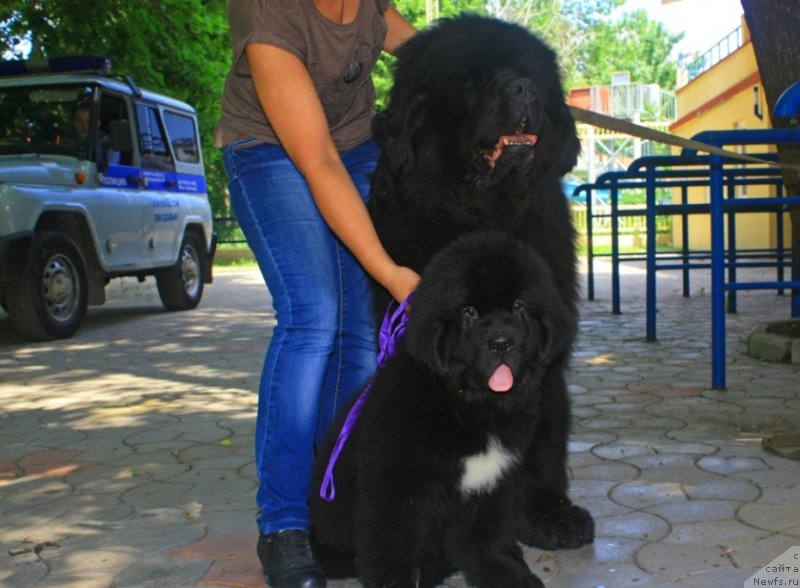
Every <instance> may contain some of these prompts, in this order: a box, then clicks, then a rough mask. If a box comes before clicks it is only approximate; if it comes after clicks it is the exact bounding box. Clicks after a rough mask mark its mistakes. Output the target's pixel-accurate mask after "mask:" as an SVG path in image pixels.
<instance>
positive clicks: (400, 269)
mask: <svg viewBox="0 0 800 588" xmlns="http://www.w3.org/2000/svg"><path fill="white" fill-rule="evenodd" d="M418 285H419V274H418V273H417V272H415V271H414V270H412V269H411V268H407V267H404V266H401V265H398V266H395V269H394V271H393V272H392V273H391V274H390V275H389V276H388V279H387V280H386V282H385V283H384V284H383V286H384V287H385V288H386V289H387V290H388V291H389V293H390V294H391V295H392V298H394V299H395V300H397V302H402V301H403V300H405V299H406V298H408V297H409V295H410V294H411V293H412V292H413V291H414V290H416V289H417V286H418Z"/></svg>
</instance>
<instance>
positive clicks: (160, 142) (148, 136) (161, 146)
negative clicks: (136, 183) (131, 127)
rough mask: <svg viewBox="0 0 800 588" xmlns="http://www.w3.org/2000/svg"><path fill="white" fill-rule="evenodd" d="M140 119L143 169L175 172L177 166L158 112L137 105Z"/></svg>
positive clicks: (143, 105) (140, 149) (146, 106)
mask: <svg viewBox="0 0 800 588" xmlns="http://www.w3.org/2000/svg"><path fill="white" fill-rule="evenodd" d="M136 112H137V115H138V117H139V151H140V153H141V156H142V167H149V168H155V169H165V170H174V169H175V164H174V163H173V161H172V156H171V155H170V153H169V148H168V147H167V143H166V141H165V139H164V138H165V136H166V135H165V134H164V129H163V128H162V127H161V121H160V120H159V116H158V110H156V109H155V108H154V107H152V106H148V105H146V104H137V105H136Z"/></svg>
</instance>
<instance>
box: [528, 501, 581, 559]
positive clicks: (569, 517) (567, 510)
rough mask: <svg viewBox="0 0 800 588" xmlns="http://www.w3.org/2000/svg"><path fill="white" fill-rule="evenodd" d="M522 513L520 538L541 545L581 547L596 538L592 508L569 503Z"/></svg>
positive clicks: (532, 544) (547, 547)
mask: <svg viewBox="0 0 800 588" xmlns="http://www.w3.org/2000/svg"><path fill="white" fill-rule="evenodd" d="M528 514H529V516H527V517H522V518H521V520H519V521H518V523H517V539H519V541H520V542H522V543H524V544H525V545H530V546H531V547H538V548H539V549H546V550H550V551H552V550H556V549H577V548H578V547H581V546H583V545H588V544H589V543H592V542H593V541H594V519H593V518H592V515H591V514H589V511H588V510H586V509H585V508H581V507H580V506H577V505H575V504H565V505H563V506H561V507H559V508H557V509H556V510H554V511H552V512H542V513H536V514H533V515H532V514H531V513H528Z"/></svg>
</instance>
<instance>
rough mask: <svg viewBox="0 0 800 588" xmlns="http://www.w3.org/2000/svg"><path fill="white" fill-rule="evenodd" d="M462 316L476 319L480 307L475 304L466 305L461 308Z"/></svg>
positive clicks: (472, 319)
mask: <svg viewBox="0 0 800 588" xmlns="http://www.w3.org/2000/svg"><path fill="white" fill-rule="evenodd" d="M461 316H462V317H463V318H464V320H468V321H474V320H475V319H477V318H478V309H477V308H475V307H474V306H465V307H464V308H463V309H461Z"/></svg>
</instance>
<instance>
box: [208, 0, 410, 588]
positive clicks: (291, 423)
mask: <svg viewBox="0 0 800 588" xmlns="http://www.w3.org/2000/svg"><path fill="white" fill-rule="evenodd" d="M228 18H229V22H230V28H231V37H232V41H233V65H232V67H231V71H230V72H229V74H228V77H227V79H226V82H225V91H224V95H223V99H222V117H221V119H220V124H219V127H218V129H217V139H218V143H219V144H220V145H222V146H224V147H225V149H224V157H225V167H226V170H227V173H228V178H229V182H230V183H229V187H230V192H231V202H232V205H233V209H234V211H235V213H236V217H237V219H238V220H239V223H240V225H241V227H242V230H243V231H244V234H245V236H246V237H247V241H248V243H249V245H250V247H251V248H252V250H253V252H254V253H255V256H256V259H257V260H258V264H259V267H260V269H261V271H262V274H263V275H264V278H265V280H266V283H267V285H268V287H269V290H270V293H271V295H272V300H273V307H274V308H275V311H276V314H277V326H276V328H275V330H274V333H273V335H272V339H271V342H270V346H269V350H268V352H267V357H266V360H265V363H264V369H263V372H262V376H261V382H260V386H259V408H258V417H257V421H256V435H255V443H256V467H257V469H258V475H259V481H260V484H259V489H258V494H257V502H258V505H259V507H260V514H259V516H258V526H259V530H260V537H259V542H258V550H257V551H258V555H259V558H260V560H261V564H262V567H263V569H264V575H265V578H266V580H267V582H268V583H269V585H270V586H271V587H273V588H274V587H278V588H295V587H297V588H300V587H302V588H317V587H320V586H325V578H324V576H323V574H322V572H321V571H320V568H319V566H318V564H317V563H316V561H315V560H314V557H313V554H312V552H311V549H310V548H309V544H308V530H309V517H308V509H307V498H308V495H309V491H310V488H309V482H310V476H311V466H312V462H313V452H314V447H315V444H316V443H317V442H319V441H320V440H321V438H322V437H323V436H324V434H325V432H326V429H327V428H328V426H329V424H330V423H331V421H332V419H333V417H334V414H335V413H336V412H337V411H338V410H339V409H340V408H341V407H342V406H343V405H345V404H346V403H347V400H348V399H349V398H350V396H351V395H352V394H353V393H354V392H356V391H357V390H358V389H359V388H360V387H361V386H362V385H363V384H364V383H365V382H366V380H367V379H368V378H369V376H370V375H371V373H372V372H373V370H374V365H375V354H376V345H375V325H374V324H373V322H372V320H371V314H372V309H371V307H370V302H369V279H368V277H367V275H366V274H365V273H364V270H366V273H367V274H369V275H370V276H372V278H374V279H375V280H377V281H378V282H379V283H380V284H382V285H383V286H384V287H385V288H386V289H387V290H388V291H389V292H390V293H391V294H392V296H393V297H394V298H396V299H397V300H403V299H404V298H406V297H407V296H408V295H409V294H410V293H411V292H412V291H413V289H414V288H415V287H416V285H417V282H418V280H419V276H418V275H417V274H416V273H415V272H413V271H412V270H410V269H408V268H404V267H400V266H398V265H397V264H395V263H394V262H393V261H392V260H391V259H390V258H389V256H388V254H387V253H386V251H385V250H384V249H383V247H382V246H381V244H380V241H379V240H378V237H377V234H376V233H375V229H374V227H373V226H372V222H371V221H370V218H369V215H368V213H367V209H366V206H365V202H366V200H367V198H368V195H369V177H370V174H371V172H372V171H373V170H374V168H375V165H376V164H377V158H378V154H379V152H378V147H377V145H376V144H375V142H374V141H373V140H372V139H371V136H370V120H371V116H372V106H373V102H374V97H375V93H374V88H373V86H372V81H371V78H370V73H371V71H372V68H373V67H374V65H375V62H376V61H377V59H378V56H379V54H380V51H381V50H382V49H383V50H386V51H389V52H392V51H394V49H396V48H397V47H398V46H399V45H400V44H401V43H402V42H403V41H405V40H406V39H407V38H408V37H410V36H411V35H413V34H414V33H415V30H414V28H413V27H412V26H411V25H410V24H409V23H408V21H406V20H405V19H404V18H403V17H402V16H401V15H400V14H399V13H398V12H397V11H396V10H395V9H394V8H393V7H392V6H391V5H389V4H388V0H229V1H228Z"/></svg>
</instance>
